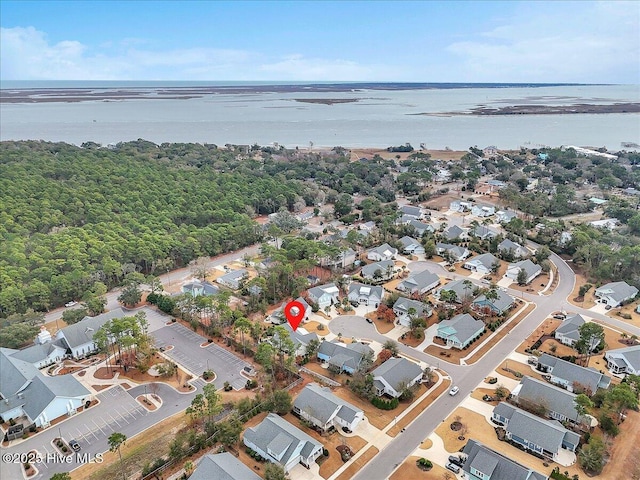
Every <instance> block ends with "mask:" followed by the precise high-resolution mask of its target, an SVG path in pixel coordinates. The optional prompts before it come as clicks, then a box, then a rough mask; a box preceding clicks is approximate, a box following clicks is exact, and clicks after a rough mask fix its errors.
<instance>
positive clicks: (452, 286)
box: [435, 280, 478, 303]
mask: <svg viewBox="0 0 640 480" xmlns="http://www.w3.org/2000/svg"><path fill="white" fill-rule="evenodd" d="M477 288H478V287H477V286H475V285H474V284H473V283H471V281H470V280H454V281H453V282H449V283H447V284H446V285H445V286H443V287H441V288H440V289H439V290H437V291H436V293H435V296H436V298H438V299H440V295H441V293H442V292H444V291H445V290H450V291H452V292H454V293H455V294H456V299H455V301H456V303H462V302H463V301H464V300H470V299H471V298H472V297H473V294H474V292H475V290H476V289H477Z"/></svg>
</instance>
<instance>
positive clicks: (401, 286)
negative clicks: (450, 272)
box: [396, 270, 440, 295]
mask: <svg viewBox="0 0 640 480" xmlns="http://www.w3.org/2000/svg"><path fill="white" fill-rule="evenodd" d="M438 285H440V277H438V275H436V274H435V273H432V272H430V271H429V270H423V271H422V272H420V273H414V274H413V275H411V276H410V277H408V278H405V279H404V280H403V281H401V282H400V283H398V285H397V286H396V290H400V291H401V292H409V293H419V294H420V295H422V294H424V293H427V292H428V291H429V290H432V289H434V288H436V287H437V286H438Z"/></svg>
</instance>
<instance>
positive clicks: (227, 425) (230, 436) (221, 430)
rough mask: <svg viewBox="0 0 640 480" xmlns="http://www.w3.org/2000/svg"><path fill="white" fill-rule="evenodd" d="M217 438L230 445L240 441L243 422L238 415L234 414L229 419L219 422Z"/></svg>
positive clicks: (227, 445)
mask: <svg viewBox="0 0 640 480" xmlns="http://www.w3.org/2000/svg"><path fill="white" fill-rule="evenodd" d="M216 425H217V427H218V430H217V434H216V440H217V441H218V442H220V443H221V444H222V445H224V446H226V447H229V446H232V445H235V444H236V443H238V440H239V439H240V433H242V422H241V421H240V420H239V419H238V417H237V415H233V416H232V417H231V418H230V419H229V420H226V421H224V422H218V423H217V424H216Z"/></svg>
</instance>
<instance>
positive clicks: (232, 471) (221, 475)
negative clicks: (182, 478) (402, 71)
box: [189, 452, 262, 480]
mask: <svg viewBox="0 0 640 480" xmlns="http://www.w3.org/2000/svg"><path fill="white" fill-rule="evenodd" d="M211 479H215V480H262V477H260V476H259V475H258V474H256V473H255V472H254V471H253V470H251V469H250V468H249V467H247V466H246V465H245V464H244V463H242V462H241V461H240V460H238V459H237V458H236V457H235V456H234V455H232V454H230V453H229V452H223V453H216V454H208V455H205V456H204V457H202V459H201V460H200V462H199V463H198V466H197V467H196V469H195V470H194V471H193V473H192V474H191V475H190V476H189V480H211Z"/></svg>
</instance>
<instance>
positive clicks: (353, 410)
mask: <svg viewBox="0 0 640 480" xmlns="http://www.w3.org/2000/svg"><path fill="white" fill-rule="evenodd" d="M293 413H295V414H296V415H298V416H299V417H301V418H303V419H304V420H306V421H308V422H310V423H311V424H312V425H313V426H314V427H317V428H319V429H320V430H322V431H323V432H327V431H329V430H331V428H335V429H336V430H337V429H340V428H343V427H344V428H347V429H349V430H351V431H354V430H355V429H356V427H357V426H358V425H359V424H360V422H361V421H362V420H363V419H364V412H363V411H362V409H360V408H358V407H355V406H353V405H352V404H350V403H349V402H347V401H345V400H343V399H341V398H340V397H338V396H336V395H334V394H333V393H331V390H330V389H329V388H326V387H321V386H320V385H318V384H317V383H310V384H308V385H306V386H305V387H304V389H303V390H302V391H301V392H300V394H299V395H298V396H297V397H296V399H295V401H294V402H293Z"/></svg>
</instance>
